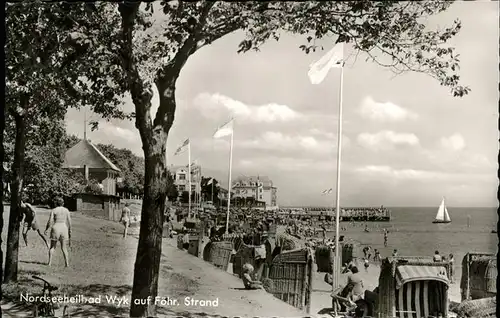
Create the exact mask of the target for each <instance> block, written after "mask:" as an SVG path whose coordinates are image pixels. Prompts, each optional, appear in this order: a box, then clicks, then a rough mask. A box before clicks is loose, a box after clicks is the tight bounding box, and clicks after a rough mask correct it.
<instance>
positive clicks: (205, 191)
mask: <svg viewBox="0 0 500 318" xmlns="http://www.w3.org/2000/svg"><path fill="white" fill-rule="evenodd" d="M210 180H212V182H211V183H210V184H209V182H210ZM200 185H201V195H202V197H203V200H204V201H212V199H213V202H212V203H213V204H218V203H219V181H217V179H215V178H212V177H202V178H201V184H200ZM212 192H213V193H212Z"/></svg>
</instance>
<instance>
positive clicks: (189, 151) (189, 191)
mask: <svg viewBox="0 0 500 318" xmlns="http://www.w3.org/2000/svg"><path fill="white" fill-rule="evenodd" d="M188 178H189V189H188V193H189V196H188V204H189V206H188V219H191V140H190V141H189V143H188Z"/></svg>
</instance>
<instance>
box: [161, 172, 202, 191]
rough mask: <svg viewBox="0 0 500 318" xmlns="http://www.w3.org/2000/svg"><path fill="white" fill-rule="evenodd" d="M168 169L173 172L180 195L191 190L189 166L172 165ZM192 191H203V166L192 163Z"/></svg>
mask: <svg viewBox="0 0 500 318" xmlns="http://www.w3.org/2000/svg"><path fill="white" fill-rule="evenodd" d="M168 171H169V172H170V173H171V174H172V177H173V178H174V184H175V187H176V188H177V191H178V192H179V196H181V195H182V192H184V191H189V178H188V173H189V170H188V167H187V165H186V166H174V165H172V166H170V167H169V168H168ZM191 192H196V193H198V194H199V193H200V192H201V166H200V165H192V166H191Z"/></svg>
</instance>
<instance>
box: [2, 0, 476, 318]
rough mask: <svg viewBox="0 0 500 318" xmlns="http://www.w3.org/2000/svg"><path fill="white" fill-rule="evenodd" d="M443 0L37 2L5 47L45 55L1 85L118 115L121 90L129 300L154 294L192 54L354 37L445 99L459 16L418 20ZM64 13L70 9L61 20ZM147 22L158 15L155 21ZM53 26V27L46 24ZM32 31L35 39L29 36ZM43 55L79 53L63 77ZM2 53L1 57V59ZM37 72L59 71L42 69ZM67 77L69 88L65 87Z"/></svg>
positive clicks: (151, 309) (135, 311) (138, 309)
mask: <svg viewBox="0 0 500 318" xmlns="http://www.w3.org/2000/svg"><path fill="white" fill-rule="evenodd" d="M450 5H451V2H449V1H446V2H444V1H419V2H413V1H412V2H394V1H385V2H371V1H366V0H362V1H349V2H334V1H305V2H278V1H267V2H254V1H246V2H229V1H217V2H215V1H214V2H212V1H197V2H183V1H162V2H160V3H154V4H152V3H141V2H128V1H126V2H121V3H119V4H111V3H104V2H102V3H101V2H94V3H91V4H82V3H80V4H71V5H67V4H64V3H62V4H51V5H50V6H41V5H40V4H38V6H39V7H43V8H47V7H51V9H40V10H38V11H39V12H42V13H44V14H47V17H49V19H48V20H47V21H51V20H53V23H52V24H51V23H47V21H46V20H45V19H43V18H42V19H40V20H41V21H42V22H41V26H38V24H37V23H40V22H39V21H38V20H39V18H38V17H39V16H43V15H40V14H39V15H37V14H36V10H35V11H33V10H32V11H29V10H24V9H23V10H19V11H18V12H17V14H18V15H20V16H21V17H25V16H26V15H28V16H30V15H31V16H32V17H31V18H29V19H28V18H21V19H20V20H19V21H20V22H19V21H16V23H17V24H15V23H11V24H15V25H16V26H18V28H19V30H23V31H22V32H24V33H22V34H21V35H24V36H25V37H26V38H28V39H29V40H23V38H22V37H21V39H20V41H19V42H22V43H16V44H14V45H11V46H16V45H17V46H18V47H19V50H20V52H24V51H27V52H32V51H33V50H32V49H31V48H30V46H33V47H34V48H40V47H48V49H47V50H42V51H43V52H45V51H47V52H49V54H48V57H46V56H41V57H40V54H39V53H36V54H32V53H28V54H26V53H23V54H24V55H23V54H21V56H20V59H19V61H21V62H19V61H17V62H16V61H14V62H16V63H20V64H22V63H23V61H27V62H28V63H27V65H26V68H23V67H22V66H21V67H20V68H23V69H22V70H21V71H20V72H19V74H20V75H19V76H16V75H10V77H9V75H8V74H7V75H8V76H7V77H8V80H7V83H8V85H7V89H9V87H15V88H16V89H15V91H16V92H17V91H19V94H17V95H18V97H16V98H17V100H19V101H20V102H23V101H25V99H26V96H25V94H24V92H23V89H21V88H20V87H24V86H23V85H19V84H17V86H15V85H14V84H9V82H11V83H13V82H16V81H15V80H13V78H15V79H16V80H17V81H20V80H22V79H23V78H25V76H28V77H27V78H29V79H42V80H43V81H40V84H38V83H31V84H30V85H26V87H28V88H31V87H41V86H45V85H48V86H47V87H50V88H51V87H52V86H51V85H54V86H57V87H69V90H70V91H72V96H76V97H77V98H78V99H79V100H84V101H85V102H86V103H87V104H91V105H93V107H96V108H98V111H97V112H99V113H105V114H107V115H119V116H123V117H125V114H122V113H116V110H115V108H114V106H116V105H117V104H118V103H119V100H120V98H119V97H120V96H121V95H122V94H123V93H124V92H128V93H130V96H131V98H132V101H133V103H134V106H135V125H136V127H137V129H138V130H139V133H140V136H141V141H142V143H143V150H144V156H145V172H144V179H145V182H144V200H143V209H142V217H141V230H140V235H139V245H138V250H137V256H136V264H135V270H134V286H133V290H132V298H134V299H146V298H147V297H148V296H151V297H153V298H154V297H155V296H156V295H157V289H158V274H159V262H160V255H161V243H162V229H163V226H162V225H163V211H164V202H165V196H166V195H165V194H166V191H167V186H166V185H167V183H168V182H169V179H168V174H167V169H166V163H165V160H164V157H165V156H164V154H165V145H166V140H167V137H168V134H169V131H170V128H171V127H172V123H173V122H174V118H175V110H176V101H175V91H176V81H177V78H178V76H179V74H180V72H181V70H182V68H183V66H184V65H185V63H186V62H187V61H188V59H189V57H190V56H191V55H193V54H194V53H195V52H197V51H198V50H200V49H201V48H203V47H204V46H206V45H209V44H211V43H212V42H213V41H215V40H217V39H219V38H222V37H224V36H225V35H227V34H229V33H232V32H234V31H237V30H241V31H244V33H245V39H244V40H243V41H242V42H241V43H240V46H239V52H246V51H249V50H258V49H259V48H260V47H261V46H262V44H264V43H265V42H266V41H268V40H270V39H275V40H278V39H279V37H280V35H281V34H282V33H283V32H285V33H292V34H298V35H302V36H303V38H304V44H303V46H301V48H302V50H304V52H305V53H308V52H310V51H311V50H316V49H318V47H317V46H316V45H315V40H316V39H320V38H326V37H332V42H337V43H339V42H344V43H351V44H353V47H354V49H355V50H357V51H358V52H364V53H365V54H367V56H368V57H369V59H371V60H372V61H374V62H375V63H377V64H379V65H381V66H383V67H386V68H389V69H391V70H392V71H394V72H395V73H396V74H400V73H402V72H407V71H412V72H420V73H425V74H428V75H430V76H432V77H434V78H436V79H437V81H438V82H439V83H440V84H441V85H443V86H446V87H448V88H449V89H450V90H451V92H452V94H453V95H454V96H463V95H464V94H466V93H467V92H468V91H469V89H468V88H467V87H463V86H461V84H460V83H459V79H460V78H459V75H458V73H457V72H458V54H457V53H456V52H455V50H454V49H453V48H451V47H448V46H447V45H446V43H447V41H448V40H449V39H450V38H452V37H453V36H454V35H455V34H457V32H458V31H459V30H460V23H459V22H458V21H456V22H455V23H454V24H453V25H451V26H450V27H449V28H445V29H442V30H429V29H426V25H425V20H426V18H428V17H429V16H432V15H435V14H437V13H439V12H442V11H444V10H446V9H447V8H448V7H449V6H450ZM35 7H36V5H35ZM28 9H29V8H28ZM65 10H69V11H71V12H72V13H71V15H69V17H70V18H68V14H67V13H66V11H65ZM155 10H157V11H156V12H155ZM158 10H160V11H158ZM11 11H12V10H11ZM24 11H27V12H24ZM47 11H49V13H46V12H47ZM33 12H35V14H33ZM60 12H63V14H59V13H60ZM26 13H29V14H26ZM158 13H160V14H158ZM155 19H158V20H157V22H156V23H154V21H155ZM74 21H77V23H74ZM47 25H51V27H52V28H51V27H47ZM54 25H55V26H57V27H60V29H59V28H57V27H56V28H55V29H54V28H53V27H54ZM11 29H12V27H11ZM32 29H39V30H41V32H43V33H46V34H47V37H48V38H49V39H52V40H51V41H53V42H55V43H51V45H48V43H49V42H48V41H50V40H45V39H42V40H40V34H41V33H35V34H32V33H33V32H32ZM8 30H9V27H8ZM65 32H67V33H69V36H67V37H66V36H62V38H64V39H66V38H67V39H69V40H68V41H67V42H66V44H67V46H64V45H60V41H55V40H54V38H57V37H55V36H57V35H58V34H59V35H61V34H64V33H65ZM8 36H9V35H8ZM10 36H11V35H10ZM16 36H17V37H18V38H19V37H20V36H19V34H16V35H15V36H14V38H16ZM44 36H45V34H44ZM32 38H34V39H37V41H38V42H36V43H31V42H30V41H31V39H32ZM63 43H64V41H63ZM8 46H9V45H8ZM53 48H60V49H59V50H57V49H53ZM235 49H236V48H235ZM7 50H8V48H7ZM50 52H62V55H63V57H62V58H61V59H62V60H64V57H66V58H67V57H69V56H71V54H68V53H73V54H75V56H76V57H79V56H85V57H86V58H85V59H84V60H79V62H78V63H67V64H66V65H68V64H69V65H71V67H74V69H75V70H77V72H76V73H77V75H75V74H73V73H72V72H69V73H70V74H67V73H64V72H66V70H65V69H64V67H62V65H65V64H64V63H63V61H62V60H61V59H59V58H58V56H59V55H57V54H55V55H54V54H52V55H51V54H50ZM25 55H26V56H27V57H25ZM38 57H40V60H38ZM11 60H12V59H7V64H9V63H10V61H11ZM38 61H40V62H38ZM42 61H43V62H47V61H49V63H47V65H48V66H49V67H48V68H46V69H41V68H40V67H41V66H42V65H45V64H44V63H41V62H42ZM66 61H68V59H66ZM18 69H19V68H18ZM61 69H63V71H61ZM54 70H56V71H54ZM42 71H43V72H45V71H47V72H49V73H48V74H53V73H54V72H55V73H58V74H63V76H61V77H58V78H54V76H47V75H44V76H41V75H40V72H42ZM61 72H62V73H61ZM7 73H9V71H8V72H7ZM10 73H11V74H13V73H15V71H10ZM31 74H33V75H32V76H31ZM67 78H69V79H70V80H69V82H70V84H71V85H65V84H67V83H66V80H65V79H67ZM46 82H47V83H46ZM59 84H63V85H62V86H60V85H59ZM152 84H154V85H156V87H157V88H158V91H159V92H160V100H159V107H158V110H157V112H156V114H151V106H152V96H153V94H152V89H151V85H152ZM54 89H55V90H51V89H49V90H48V92H49V93H48V94H49V95H50V94H52V92H55V91H56V88H54ZM89 92H90V94H87V93H89ZM37 94H38V95H37V96H43V95H44V94H47V93H46V92H44V91H41V90H37ZM7 95H8V96H10V95H12V94H10V95H9V94H7ZM14 95H15V94H14ZM44 97H45V96H44ZM49 97H50V96H49ZM9 98H12V97H9ZM22 105H24V104H22ZM108 106H110V107H108ZM102 107H104V108H103V109H101V108H102ZM155 311H156V309H155V306H154V304H147V305H140V304H135V303H133V304H132V306H131V311H130V315H131V316H133V317H137V316H148V315H149V316H154V315H155Z"/></svg>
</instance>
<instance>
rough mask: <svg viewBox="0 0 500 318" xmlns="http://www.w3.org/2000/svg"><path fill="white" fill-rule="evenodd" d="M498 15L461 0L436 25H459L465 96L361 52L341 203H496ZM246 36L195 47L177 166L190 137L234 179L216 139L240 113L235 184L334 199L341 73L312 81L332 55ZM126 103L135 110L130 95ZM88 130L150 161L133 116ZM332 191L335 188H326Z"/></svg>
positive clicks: (346, 87)
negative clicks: (249, 41) (253, 47)
mask: <svg viewBox="0 0 500 318" xmlns="http://www.w3.org/2000/svg"><path fill="white" fill-rule="evenodd" d="M498 16H499V12H498V4H496V3H495V2H456V3H454V4H453V5H452V6H451V7H450V9H449V10H448V11H446V12H444V13H442V14H440V15H438V16H435V17H432V18H431V19H430V21H429V23H430V26H438V27H444V26H446V25H449V24H450V23H451V22H452V21H453V20H455V19H456V18H459V19H460V20H461V21H462V30H461V31H460V33H459V34H458V35H457V36H456V37H455V38H453V40H452V41H451V42H450V43H451V45H452V46H454V47H455V48H456V50H457V52H458V53H459V54H460V58H461V72H460V75H461V77H462V83H464V84H465V85H467V86H469V87H470V88H471V89H472V91H471V92H470V94H469V95H468V96H466V97H464V98H454V97H452V96H451V94H450V92H449V90H448V89H447V88H445V87H442V86H440V85H439V83H438V82H437V81H436V80H434V79H433V78H431V77H429V76H427V75H424V74H415V73H408V74H404V75H398V76H394V74H393V73H391V72H390V71H389V70H387V69H384V68H382V67H381V66H378V65H376V64H374V63H371V62H365V59H364V58H362V56H360V57H358V59H357V60H356V61H354V58H353V57H352V56H351V57H350V58H349V59H348V60H347V62H346V67H345V68H344V81H343V121H342V122H343V134H342V151H341V154H342V159H341V169H340V171H341V174H340V175H341V186H340V193H341V195H340V202H341V206H349V207H354V206H380V205H384V206H393V207H394V206H436V207H437V206H438V205H439V203H440V201H441V198H442V197H443V196H444V197H446V200H447V204H448V205H449V206H452V207H453V206H456V207H464V206H465V207H474V206H477V207H486V206H497V204H498V202H497V199H496V191H497V187H498V179H497V176H496V173H497V155H498V98H499V97H498V82H499V79H498V63H499V61H498V55H499V53H498V52H499V49H498V39H499V34H498ZM242 39H243V35H242V34H241V33H234V34H230V35H228V36H226V37H224V38H222V39H220V40H218V41H216V42H214V43H213V44H211V45H210V46H207V47H204V48H202V49H201V50H199V51H198V52H196V53H195V54H194V55H193V56H191V57H190V59H189V60H188V62H187V63H186V65H185V67H184V68H183V70H182V72H181V75H180V77H179V79H178V81H177V92H176V100H177V110H176V115H175V116H176V117H175V122H174V125H173V126H172V129H171V130H170V134H169V137H168V143H167V147H168V149H167V152H168V159H167V160H168V164H169V165H171V164H174V165H180V164H187V162H188V158H187V153H184V154H181V155H178V156H174V152H175V150H176V149H177V148H178V147H179V146H180V145H181V144H182V142H183V141H184V140H185V139H186V138H190V140H191V159H192V160H196V161H197V163H198V164H200V165H201V166H202V174H203V175H205V176H214V177H215V178H217V179H218V180H220V181H221V182H222V184H225V185H227V183H228V181H227V180H228V171H229V138H226V139H213V138H212V135H213V133H214V132H215V130H216V129H217V127H218V126H220V125H222V124H223V123H224V122H226V121H227V120H228V119H229V118H230V117H231V116H234V118H235V122H234V146H233V164H232V177H233V179H234V178H236V177H238V176H250V175H266V176H268V177H269V178H270V179H271V180H272V181H273V183H274V185H275V186H276V187H277V189H278V204H279V205H280V206H298V205H307V206H332V205H334V204H335V200H336V197H335V189H336V170H337V169H336V157H337V128H338V124H337V121H338V105H339V86H340V85H339V84H340V70H339V69H332V70H331V71H330V72H329V74H328V76H327V77H326V79H325V80H324V81H323V82H322V83H321V84H319V85H312V84H311V83H310V82H309V79H308V76H307V72H308V70H309V65H310V64H311V63H313V62H314V61H316V60H318V59H319V58H320V57H321V56H322V55H323V54H325V52H326V51H318V52H315V53H311V54H309V55H306V54H305V53H304V52H302V50H300V49H299V45H301V44H303V43H304V41H303V39H302V38H301V37H294V36H290V35H284V36H282V38H281V39H280V41H279V42H274V41H271V42H269V43H267V44H265V45H264V46H263V47H262V49H261V51H260V52H248V53H245V54H238V53H237V52H236V51H237V45H238V43H239V42H240V41H241V40H242ZM318 43H319V44H323V45H324V46H325V47H326V48H329V47H332V45H333V44H332V42H328V41H326V40H325V41H323V42H318ZM345 52H346V53H347V54H349V53H351V52H352V49H351V48H350V47H348V46H346V48H345ZM157 104H158V96H157V91H156V89H155V97H154V98H153V105H157ZM153 108H155V107H153ZM156 108H157V106H156ZM124 109H125V110H127V111H132V110H133V105H132V103H131V101H127V102H126V105H125V106H124ZM83 118H84V115H83V111H76V110H74V109H70V111H69V112H68V114H67V118H66V123H67V130H68V132H69V133H70V134H75V135H77V136H80V137H82V136H83V125H84V124H83ZM91 118H92V119H97V116H96V115H93V116H91ZM88 137H89V139H90V140H91V141H92V142H94V143H112V144H114V145H115V146H116V147H118V148H128V149H130V150H132V151H133V152H134V153H136V154H138V155H140V156H143V154H142V145H141V141H140V137H139V132H138V131H137V129H136V128H135V127H134V123H133V122H131V121H117V120H113V121H111V122H105V121H102V120H101V121H100V124H99V129H98V130H97V131H94V132H89V133H88ZM330 188H333V190H334V191H333V192H332V194H331V195H321V192H322V191H323V190H325V189H330Z"/></svg>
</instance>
